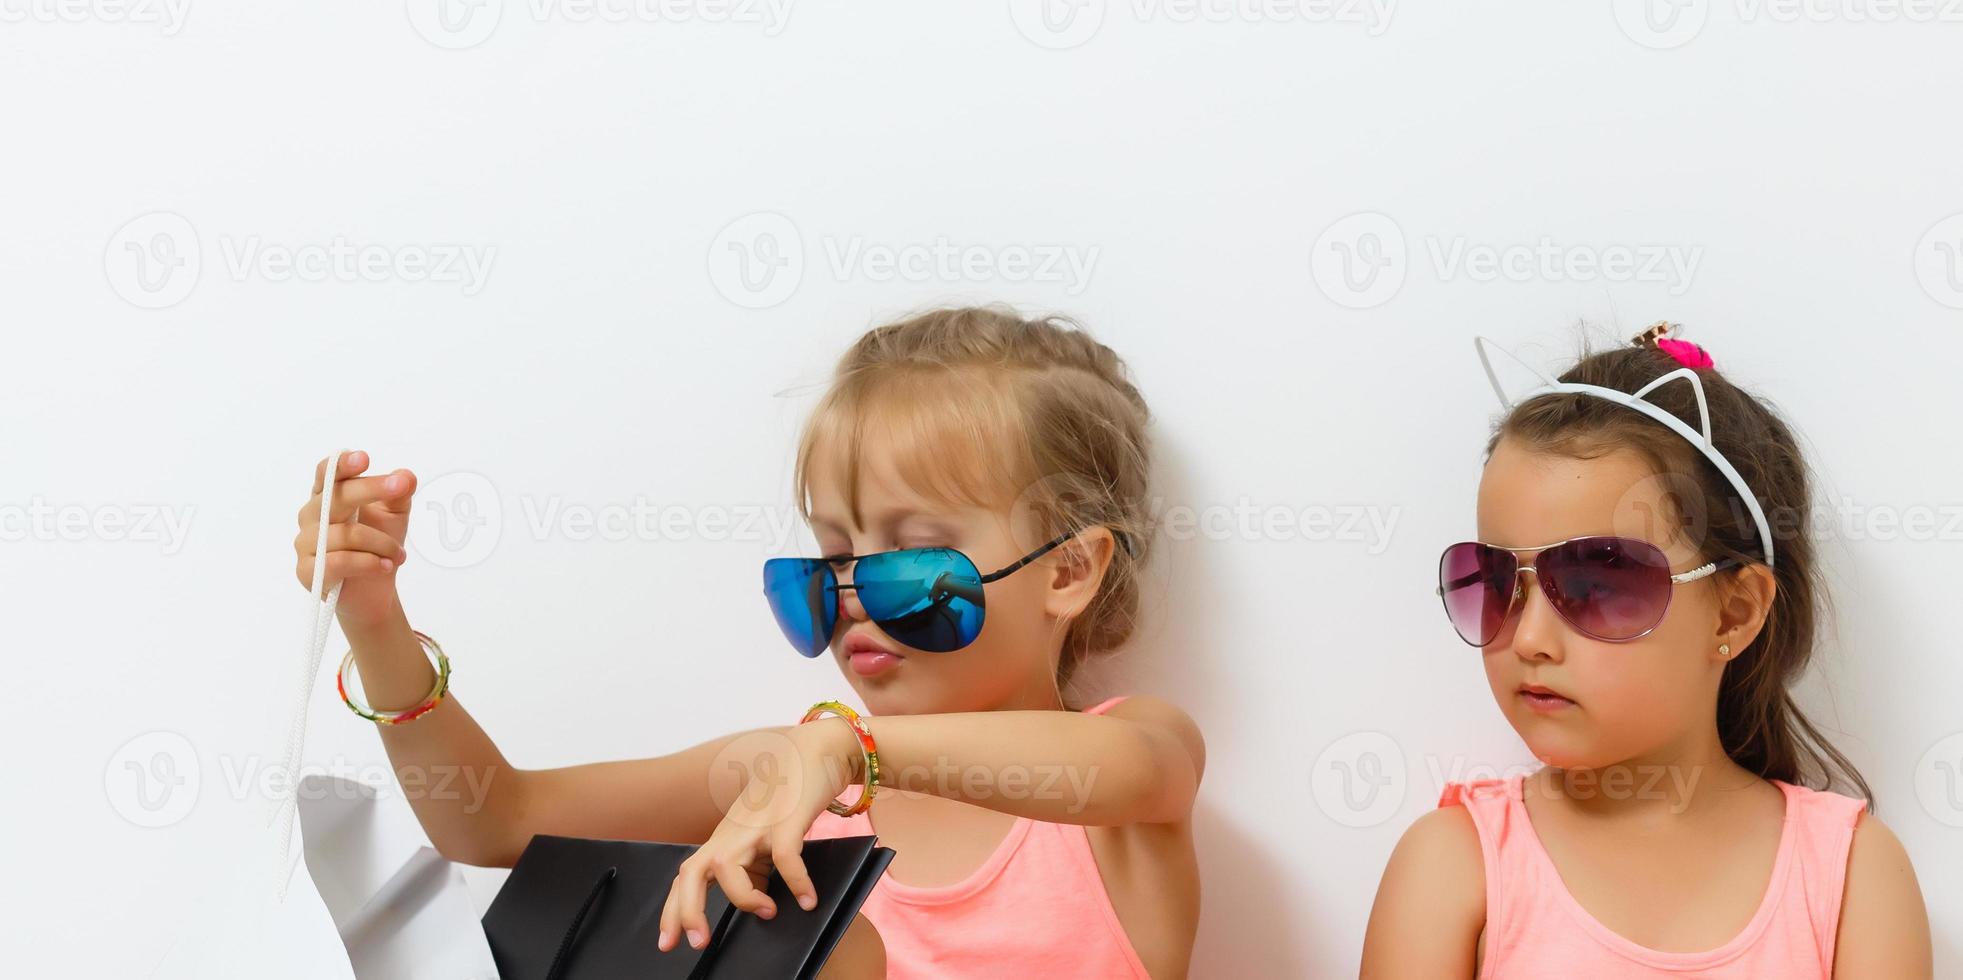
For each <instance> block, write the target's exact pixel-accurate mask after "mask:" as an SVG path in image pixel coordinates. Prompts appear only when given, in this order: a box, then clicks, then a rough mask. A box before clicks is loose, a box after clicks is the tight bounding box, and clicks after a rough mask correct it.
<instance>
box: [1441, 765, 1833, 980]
mask: <svg viewBox="0 0 1963 980" xmlns="http://www.w3.org/2000/svg"><path fill="white" fill-rule="evenodd" d="M1525 779H1526V775H1525V774H1515V775H1513V776H1511V777H1509V778H1507V779H1504V780H1500V779H1484V780H1479V781H1476V782H1471V783H1449V784H1447V785H1446V786H1445V792H1444V794H1443V795H1442V796H1440V797H1439V800H1438V805H1439V806H1450V805H1452V804H1455V803H1456V804H1459V805H1462V806H1464V807H1465V808H1466V812H1467V813H1469V814H1471V816H1472V824H1473V826H1474V827H1476V828H1477V829H1478V831H1479V849H1480V851H1481V853H1482V854H1483V855H1484V859H1485V866H1486V960H1485V963H1484V964H1483V965H1482V967H1481V969H1480V971H1479V976H1480V977H1481V978H1487V977H1590V978H1602V980H1617V978H1622V977H1656V976H1666V975H1667V976H1678V975H1684V976H1690V975H1694V976H1697V977H1708V978H1714V980H1731V978H1739V980H1744V978H1763V977H1779V978H1781V980H1800V978H1805V977H1820V978H1822V980H1826V978H1828V977H1831V976H1832V974H1833V957H1834V935H1835V933H1836V932H1837V931H1838V929H1837V927H1838V924H1839V922H1840V895H1841V887H1842V886H1843V885H1844V884H1845V883H1846V878H1847V853H1848V848H1849V846H1850V845H1851V844H1852V842H1853V836H1854V824H1855V823H1856V822H1857V821H1859V820H1860V818H1861V811H1862V810H1864V809H1866V807H1867V804H1866V803H1865V802H1863V801H1861V800H1857V799H1852V798H1849V797H1846V796H1841V795H1840V794H1838V793H1826V792H1820V791H1818V790H1811V789H1807V788H1805V787H1803V786H1793V785H1791V784H1789V783H1783V782H1780V781H1779V780H1776V779H1775V780H1773V781H1772V784H1773V785H1774V786H1777V787H1779V789H1780V791H1781V792H1783V793H1784V794H1785V796H1786V819H1785V824H1784V826H1783V828H1782V829H1781V831H1780V835H1779V851H1778V856H1777V858H1775V859H1774V861H1773V865H1772V880H1771V882H1770V883H1769V884H1768V885H1767V886H1766V891H1765V898H1764V899H1763V900H1762V901H1761V902H1760V903H1759V909H1758V913H1757V914H1756V915H1754V916H1753V917H1752V921H1751V922H1749V923H1747V924H1746V925H1745V928H1744V929H1743V930H1742V931H1740V932H1739V933H1738V934H1737V935H1736V936H1733V937H1732V938H1731V940H1730V941H1729V942H1726V943H1725V944H1724V945H1722V946H1719V947H1717V948H1716V949H1709V950H1704V951H1702V952H1697V953H1670V952H1663V951H1660V950H1654V949H1650V948H1648V947H1646V946H1640V945H1637V944H1636V943H1633V942H1630V941H1629V940H1628V939H1625V938H1623V937H1622V936H1620V935H1618V934H1617V933H1615V932H1614V931H1612V930H1610V929H1609V928H1608V927H1607V926H1605V925H1603V924H1601V923H1600V922H1598V921H1596V919H1595V917H1594V916H1592V915H1589V914H1588V912H1587V910H1585V909H1583V908H1582V907H1581V904H1580V903H1579V902H1576V901H1575V899H1574V896H1573V895H1571V894H1569V893H1568V889H1567V886H1566V885H1564V884H1563V883H1562V882H1561V876H1560V873H1559V872H1558V871H1557V870H1556V869H1555V867H1554V861H1553V859H1552V858H1550V857H1548V855H1547V851H1546V849H1545V848H1543V847H1542V846H1541V843H1540V837H1539V836H1537V835H1536V834H1535V833H1534V828H1533V825H1532V824H1531V823H1529V822H1528V820H1527V806H1526V804H1525V803H1524V802H1523V801H1522V799H1521V786H1522V783H1523V782H1524V781H1525Z"/></svg>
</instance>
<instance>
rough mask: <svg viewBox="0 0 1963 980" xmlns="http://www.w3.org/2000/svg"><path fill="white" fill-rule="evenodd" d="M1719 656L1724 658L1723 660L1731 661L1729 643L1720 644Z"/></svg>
mask: <svg viewBox="0 0 1963 980" xmlns="http://www.w3.org/2000/svg"><path fill="white" fill-rule="evenodd" d="M1718 656H1720V657H1723V658H1725V659H1726V660H1730V659H1731V644H1729V643H1720V644H1718Z"/></svg>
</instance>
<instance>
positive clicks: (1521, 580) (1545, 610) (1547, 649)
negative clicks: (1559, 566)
mask: <svg viewBox="0 0 1963 980" xmlns="http://www.w3.org/2000/svg"><path fill="white" fill-rule="evenodd" d="M1529 576H1533V578H1532V579H1529ZM1514 581H1515V582H1516V583H1517V586H1516V587H1517V588H1518V589H1519V591H1520V592H1521V593H1524V594H1523V595H1520V596H1519V598H1517V599H1515V600H1514V602H1515V604H1516V608H1517V609H1518V610H1519V612H1518V613H1517V614H1516V618H1515V619H1514V621H1513V655H1514V656H1516V657H1519V658H1520V659H1522V660H1545V661H1548V662H1550V663H1557V664H1558V663H1560V662H1561V661H1563V660H1565V659H1567V652H1566V651H1565V650H1564V649H1563V648H1562V643H1563V642H1564V641H1565V639H1566V638H1567V624H1566V623H1564V622H1562V620H1561V614H1560V613H1558V612H1555V611H1554V604H1553V603H1551V602H1548V601H1547V596H1546V594H1545V593H1543V592H1541V590H1540V581H1539V573H1537V572H1534V571H1533V570H1532V569H1525V570H1522V572H1521V573H1520V575H1519V576H1518V577H1517V578H1515V579H1514Z"/></svg>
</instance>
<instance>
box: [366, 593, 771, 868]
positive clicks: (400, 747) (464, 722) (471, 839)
mask: <svg viewBox="0 0 1963 980" xmlns="http://www.w3.org/2000/svg"><path fill="white" fill-rule="evenodd" d="M343 631H344V632H346V633H347V636H348V641H349V643H350V644H351V645H352V646H353V647H354V651H355V663H356V668H355V669H356V670H357V671H359V672H360V676H361V679H362V681H363V684H364V688H365V689H366V690H367V691H369V692H371V693H370V701H371V703H375V704H384V705H391V704H414V703H416V702H417V701H418V700H420V699H421V698H422V696H423V695H426V694H427V693H428V692H429V689H430V686H431V685H432V684H434V683H435V681H436V675H435V671H434V670H433V669H432V668H431V667H430V665H429V660H428V658H427V657H426V656H425V655H424V654H423V652H422V648H421V647H420V646H419V645H418V643H417V642H416V638H415V636H414V634H412V633H411V632H410V630H409V623H408V620H407V619H406V618H405V617H403V616H402V614H401V610H400V607H397V609H396V610H395V611H394V613H393V615H391V616H388V617H387V618H385V619H384V620H383V621H381V622H376V623H369V624H362V623H359V622H355V621H349V620H346V619H344V620H343ZM412 691H413V692H415V693H413V694H412V693H410V692H412ZM376 727H377V728H378V729H379V730H380V732H381V737H382V747H383V748H384V749H386V750H387V752H388V757H389V763H390V765H391V767H392V768H393V769H394V770H395V775H396V779H397V781H398V782H399V783H400V784H401V786H402V788H403V793H404V795H405V796H407V797H408V799H409V803H410V806H411V807H412V808H413V809H414V810H415V812H416V818H417V820H419V821H420V822H421V823H422V825H423V830H424V832H425V833H427V834H428V835H429V839H430V842H431V843H432V844H434V845H435V846H436V849H437V851H438V852H439V853H441V854H442V855H443V856H444V857H447V858H449V859H451V860H453V861H460V862H462V863H465V864H475V865H483V866H488V867H510V866H511V865H512V864H513V863H515V862H516V861H517V860H518V855H519V854H520V853H521V852H523V851H524V849H525V845H526V844H527V843H529V842H530V841H531V839H532V835H534V834H558V835H561V836H566V837H594V838H609V839H626V840H659V841H671V842H675V843H685V844H699V843H701V842H703V841H706V840H708V839H709V835H710V833H711V832H713V831H714V830H715V829H716V824H717V823H719V822H720V821H721V820H722V815H723V814H722V808H721V807H719V806H718V805H717V804H718V801H721V802H722V803H723V804H725V805H726V804H727V802H728V801H729V800H731V799H732V798H733V797H734V796H735V794H736V792H737V791H738V790H740V789H741V787H742V784H743V781H744V778H745V774H744V773H743V772H742V771H741V769H740V767H738V766H735V765H718V761H719V760H718V756H720V755H723V754H725V753H724V750H725V749H726V748H727V747H729V746H730V745H731V744H732V743H734V742H735V741H736V740H737V739H739V738H741V737H743V735H744V734H745V733H740V732H739V733H736V734H732V735H726V736H723V737H722V738H718V739H715V740H713V741H709V742H704V743H702V744H700V745H697V746H695V747H693V748H689V749H684V750H682V751H680V752H676V753H673V754H671V755H665V756H661V757H658V758H652V759H634V760H623V761H617V762H596V763H589V764H586V765H578V766H567V767H564V768H557V769H519V768H517V767H515V766H513V765H511V763H510V762H508V761H506V759H505V757H504V754H503V753H502V752H499V751H498V747H497V745H496V743H494V742H492V741H491V738H490V736H489V735H487V734H485V732H484V729H483V728H481V727H479V726H478V724H477V722H476V720H474V719H473V718H471V716H470V713H469V712H468V711H465V710H464V706H463V705H462V704H461V703H460V702H459V701H458V699H456V698H455V697H452V696H446V697H445V698H444V699H443V701H442V703H440V704H438V705H437V706H436V707H435V708H434V709H432V710H431V711H430V712H429V713H427V714H425V715H423V716H422V717H420V718H418V719H416V720H415V721H414V722H411V723H409V724H406V725H378V726H376ZM778 731H781V729H780V730H778ZM718 770H719V771H718Z"/></svg>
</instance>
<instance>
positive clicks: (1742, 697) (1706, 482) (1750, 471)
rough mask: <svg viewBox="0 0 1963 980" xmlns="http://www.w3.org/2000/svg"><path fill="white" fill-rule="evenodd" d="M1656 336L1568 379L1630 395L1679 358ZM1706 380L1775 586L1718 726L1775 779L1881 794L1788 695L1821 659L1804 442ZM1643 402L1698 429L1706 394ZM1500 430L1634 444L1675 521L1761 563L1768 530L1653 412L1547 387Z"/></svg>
mask: <svg viewBox="0 0 1963 980" xmlns="http://www.w3.org/2000/svg"><path fill="white" fill-rule="evenodd" d="M1657 333H1658V332H1657V331H1656V330H1655V329H1654V328H1652V331H1651V332H1649V333H1646V334H1644V335H1643V336H1641V337H1638V338H1637V344H1636V345H1635V346H1628V347H1622V348H1618V349H1612V350H1604V351H1589V350H1587V349H1586V348H1584V350H1583V352H1582V356H1581V359H1580V361H1579V362H1578V363H1576V364H1575V365H1574V367H1572V368H1569V369H1568V370H1567V372H1566V373H1564V374H1562V375H1561V377H1560V380H1561V381H1563V382H1567V383H1576V384H1589V385H1598V386H1600V387H1604V388H1614V389H1616V390H1619V391H1626V392H1632V393H1633V392H1635V391H1637V390H1639V389H1640V388H1642V387H1643V386H1644V385H1647V384H1649V383H1650V382H1651V381H1654V380H1656V379H1657V378H1659V377H1661V376H1663V375H1665V374H1668V373H1669V372H1671V371H1674V370H1676V369H1678V368H1679V367H1681V366H1682V365H1681V364H1679V363H1678V362H1677V361H1676V360H1675V359H1674V358H1673V357H1671V356H1670V355H1669V354H1668V353H1666V352H1665V351H1663V350H1661V349H1659V348H1658V347H1657V345H1656V342H1655V341H1656V337H1657ZM1697 375H1698V380H1699V381H1700V382H1701V383H1702V384H1703V387H1704V395H1705V398H1706V399H1707V400H1708V401H1709V405H1710V413H1711V441H1712V443H1713V444H1714V445H1715V446H1716V448H1717V450H1718V452H1719V453H1721V454H1723V456H1724V457H1725V458H1726V459H1727V460H1729V461H1730V462H1731V465H1732V466H1733V467H1734V468H1736V469H1737V470H1738V474H1739V475H1740V476H1742V477H1744V479H1745V485H1746V486H1748V487H1751V488H1752V490H1753V491H1754V492H1755V493H1757V494H1758V496H1759V505H1760V506H1761V507H1762V508H1763V509H1764V511H1765V515H1766V521H1767V523H1768V524H1769V525H1770V528H1771V533H1772V538H1773V548H1774V551H1775V562H1774V564H1773V566H1772V572H1773V576H1774V579H1775V581H1776V583H1777V595H1776V596H1775V598H1774V599H1773V603H1772V609H1771V611H1770V613H1769V615H1768V616H1767V618H1766V622H1765V627H1764V629H1763V630H1762V631H1761V632H1760V633H1759V635H1758V637H1757V638H1756V639H1755V640H1753V642H1752V643H1751V644H1750V645H1748V646H1747V647H1746V648H1745V649H1744V650H1743V651H1741V652H1739V653H1738V654H1737V655H1736V656H1735V657H1734V658H1733V659H1732V661H1731V662H1730V663H1728V664H1727V665H1726V666H1725V670H1724V679H1723V681H1722V682H1721V683H1720V686H1719V689H1718V735H1719V737H1720V739H1721V740H1722V742H1723V745H1724V749H1725V752H1726V754H1728V755H1730V756H1731V758H1732V760H1733V761H1735V762H1737V763H1738V764H1739V765H1741V766H1743V767H1745V768H1746V769H1749V770H1751V771H1752V772H1754V773H1757V774H1758V775H1759V776H1761V777H1763V778H1765V779H1778V780H1782V781H1784V782H1788V783H1792V784H1794V785H1806V784H1807V782H1808V780H1809V779H1811V778H1815V777H1817V779H1818V780H1819V783H1820V785H1821V787H1822V788H1831V787H1832V786H1833V785H1834V783H1835V781H1836V780H1842V781H1844V782H1845V783H1846V784H1847V785H1849V786H1851V787H1853V788H1854V789H1855V790H1857V791H1858V792H1859V793H1860V795H1861V796H1863V797H1865V798H1870V799H1871V798H1872V795H1871V793H1870V792H1869V789H1868V784H1867V781H1866V780H1864V779H1862V778H1861V774H1860V772H1859V771H1858V770H1856V769H1855V768H1854V764H1853V763H1852V762H1850V761H1848V759H1847V757H1846V756H1845V755H1842V754H1841V752H1840V751H1839V750H1838V749H1836V748H1834V747H1833V745H1832V743H1830V742H1829V741H1828V740H1827V738H1826V736H1824V735H1823V734H1821V732H1820V729H1819V728H1818V727H1817V726H1816V725H1815V724H1814V723H1813V722H1812V720H1811V719H1809V718H1807V717H1806V714H1805V713H1804V712H1802V711H1801V710H1800V708H1799V706H1798V705H1797V704H1796V703H1795V702H1794V701H1793V698H1792V694H1791V693H1790V687H1791V685H1792V684H1793V683H1794V682H1795V681H1797V680H1798V679H1799V677H1800V675H1801V674H1802V673H1804V672H1805V669H1806V666H1807V663H1808V662H1809V661H1810V660H1811V659H1812V655H1813V647H1814V639H1815V634H1816V630H1817V629H1818V621H1819V618H1820V613H1821V610H1820V608H1819V607H1820V604H1821V603H1822V602H1823V601H1824V592H1823V588H1822V583H1821V580H1820V573H1819V567H1818V559H1817V553H1816V549H1815V546H1814V541H1813V537H1812V534H1811V532H1810V528H1809V519H1810V515H1811V513H1812V506H1811V504H1812V501H1811V496H1812V490H1811V487H1810V485H1809V481H1808V478H1807V470H1806V464H1805V460H1804V459H1803V458H1802V456H1801V453H1800V447H1799V443H1798V441H1797V440H1796V439H1795V438H1794V437H1793V433H1792V430H1791V429H1790V428H1789V427H1788V426H1787V425H1786V423H1785V421H1784V420H1782V419H1781V418H1780V417H1779V415H1778V414H1777V413H1776V412H1775V411H1774V409H1773V407H1772V406H1771V405H1770V404H1769V403H1768V402H1767V401H1765V400H1764V399H1762V398H1759V397H1757V396H1755V395H1753V394H1752V393H1751V392H1748V391H1746V390H1745V389H1743V388H1740V387H1738V386H1737V385H1734V384H1732V382H1731V381H1730V380H1729V379H1727V378H1726V377H1725V376H1724V375H1723V374H1721V373H1719V372H1718V371H1716V370H1715V369H1712V368H1702V369H1699V370H1698V372H1697ZM1644 400H1646V401H1648V402H1649V403H1650V404H1652V405H1655V406H1656V407H1658V408H1661V409H1663V410H1664V411H1666V412H1669V413H1670V414H1672V415H1675V416H1676V417H1678V418H1680V419H1682V420H1684V421H1685V422H1686V423H1687V424H1689V425H1690V426H1691V428H1693V429H1696V428H1698V424H1699V422H1698V412H1697V401H1696V396H1695V394H1694V392H1693V390H1692V388H1691V386H1690V385H1689V384H1685V383H1681V382H1670V383H1668V384H1664V385H1662V386H1659V387H1658V388H1657V389H1656V390H1654V391H1651V392H1650V393H1648V394H1647V395H1645V396H1644ZM1502 438H1511V439H1516V440H1519V441H1520V442H1521V443H1524V444H1525V445H1527V446H1529V447H1532V448H1534V449H1536V450H1541V451H1546V452H1553V453H1559V454H1561V455H1564V456H1570V457H1574V458H1578V459H1591V458H1594V457H1597V456H1601V455H1606V454H1607V453H1610V452H1613V451H1615V450H1618V449H1629V450H1634V451H1635V452H1638V453H1640V454H1642V456H1644V457H1645V458H1646V459H1647V460H1648V462H1649V463H1650V465H1651V467H1652V468H1653V469H1654V470H1655V472H1656V473H1657V474H1658V476H1659V477H1661V478H1663V479H1665V480H1666V481H1667V486H1668V488H1669V489H1670V490H1671V491H1672V493H1670V494H1669V496H1670V497H1672V498H1673V499H1672V500H1670V505H1671V506H1672V509H1673V510H1674V511H1675V514H1674V516H1676V517H1677V518H1678V519H1679V523H1680V524H1681V525H1682V527H1683V528H1684V529H1685V531H1686V532H1687V533H1688V536H1689V537H1690V539H1691V540H1692V541H1693V543H1695V544H1696V545H1697V547H1698V549H1699V552H1700V554H1701V555H1702V557H1703V559H1704V560H1705V561H1718V562H1723V561H1726V560H1727V559H1729V560H1730V561H1732V562H1736V563H1746V562H1758V563H1763V562H1764V561H1765V553H1764V550H1763V547H1762V546H1761V544H1760V541H1759V534H1758V526H1757V524H1756V523H1755V522H1754V521H1753V520H1752V516H1751V511H1750V509H1749V508H1747V507H1746V506H1745V504H1744V502H1743V501H1742V500H1740V499H1739V497H1738V495H1737V492H1736V491H1734V490H1733V489H1732V486H1731V483H1730V482H1729V481H1728V480H1726V479H1725V478H1724V476H1723V474H1721V473H1719V472H1718V470H1717V468H1716V467H1714V466H1712V465H1711V463H1710V461H1709V460H1707V459H1705V458H1704V455H1703V454H1702V453H1700V452H1699V451H1698V450H1697V448H1696V447H1695V446H1692V445H1691V444H1690V443H1689V442H1687V441H1686V440H1684V439H1683V438H1682V437H1681V436H1679V435H1677V434H1676V433H1675V432H1673V431H1671V430H1670V429H1669V428H1668V427H1667V426H1664V425H1662V424H1660V423H1658V422H1656V421H1655V420H1653V419H1650V418H1647V417H1645V416H1643V415H1642V414H1640V413H1638V412H1635V411H1632V410H1630V409H1628V408H1626V407H1623V406H1621V405H1617V404H1615V403H1613V402H1610V401H1606V400H1604V399H1600V398H1594V397H1590V396H1588V395H1581V394H1548V395H1542V396H1539V397H1536V398H1532V399H1529V400H1527V401H1526V402H1523V403H1521V404H1519V405H1516V406H1514V408H1513V410H1512V411H1511V412H1509V413H1508V414H1507V416H1506V417H1505V418H1504V419H1503V420H1501V422H1500V423H1499V425H1498V427H1497V428H1496V429H1495V432H1494V434H1493V437H1492V440H1491V441H1490V442H1489V443H1488V444H1487V446H1486V451H1487V454H1488V455H1489V456H1490V455H1491V454H1492V451H1493V449H1494V448H1495V447H1497V446H1498V445H1499V442H1500V440H1501V439H1502ZM1720 567H1722V568H1726V569H1729V568H1731V567H1732V566H1730V565H1721V566H1720ZM1724 574H1736V573H1735V572H1730V571H1727V572H1726V573H1724Z"/></svg>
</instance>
